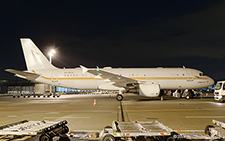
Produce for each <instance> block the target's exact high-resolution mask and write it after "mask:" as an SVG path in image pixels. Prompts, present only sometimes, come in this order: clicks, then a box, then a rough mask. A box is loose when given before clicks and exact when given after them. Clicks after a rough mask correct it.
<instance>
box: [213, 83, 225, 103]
mask: <svg viewBox="0 0 225 141" xmlns="http://www.w3.org/2000/svg"><path fill="white" fill-rule="evenodd" d="M214 99H215V100H217V101H220V102H223V101H225V81H218V82H217V83H216V87H215V90H214Z"/></svg>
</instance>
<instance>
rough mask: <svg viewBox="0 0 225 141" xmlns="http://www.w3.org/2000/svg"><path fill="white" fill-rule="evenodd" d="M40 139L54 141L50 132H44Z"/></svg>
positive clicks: (40, 140) (41, 140)
mask: <svg viewBox="0 0 225 141" xmlns="http://www.w3.org/2000/svg"><path fill="white" fill-rule="evenodd" d="M39 141H52V137H51V136H49V135H48V134H42V135H41V136H40V138H39Z"/></svg>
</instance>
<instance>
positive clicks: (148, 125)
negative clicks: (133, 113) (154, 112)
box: [99, 121, 177, 141]
mask: <svg viewBox="0 0 225 141" xmlns="http://www.w3.org/2000/svg"><path fill="white" fill-rule="evenodd" d="M173 135H177V133H176V132H174V131H173V130H172V129H171V128H169V127H167V126H165V125H163V124H162V123H160V122H158V121H150V122H141V121H132V122H118V121H114V122H113V123H112V127H111V126H106V127H105V128H104V129H103V130H102V132H101V133H100V135H99V136H100V138H102V140H103V141H115V140H117V139H130V140H131V139H132V140H133V139H145V140H151V139H155V140H167V141H174V140H175V139H174V138H173Z"/></svg>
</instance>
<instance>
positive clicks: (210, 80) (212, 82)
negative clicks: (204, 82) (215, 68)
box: [209, 77, 215, 85]
mask: <svg viewBox="0 0 225 141" xmlns="http://www.w3.org/2000/svg"><path fill="white" fill-rule="evenodd" d="M214 83H215V82H214V80H213V79H212V78H210V77H209V85H213V84H214Z"/></svg>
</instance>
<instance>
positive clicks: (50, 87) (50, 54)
mask: <svg viewBox="0 0 225 141" xmlns="http://www.w3.org/2000/svg"><path fill="white" fill-rule="evenodd" d="M54 54H55V50H54V49H52V50H51V51H50V52H49V53H48V55H49V62H50V64H52V57H53V55H54ZM52 77H53V76H52ZM52 80H53V78H52ZM49 92H50V94H52V85H50V86H49Z"/></svg>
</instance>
